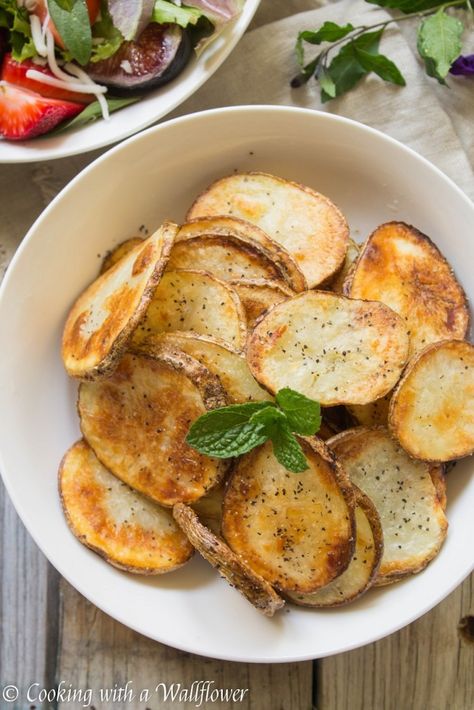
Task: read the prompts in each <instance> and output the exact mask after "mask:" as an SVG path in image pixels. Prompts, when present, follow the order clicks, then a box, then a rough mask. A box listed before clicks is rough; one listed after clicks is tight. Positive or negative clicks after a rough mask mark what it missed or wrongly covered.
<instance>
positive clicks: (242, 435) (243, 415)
mask: <svg viewBox="0 0 474 710" xmlns="http://www.w3.org/2000/svg"><path fill="white" fill-rule="evenodd" d="M320 426H321V408H320V406H319V403H318V402H314V401H313V400H311V399H308V398H307V397H305V396H304V395H302V394H300V393H299V392H295V391H294V390H292V389H290V388H289V387H285V388H284V389H281V390H280V391H279V392H278V393H277V395H276V397H275V402H246V403H245V404H231V405H230V406H228V407H221V408H220V409H213V410H212V411H210V412H206V414H203V415H202V416H201V417H199V419H197V420H196V421H195V422H194V423H193V424H192V425H191V428H190V429H189V432H188V435H187V437H186V442H187V443H188V444H189V445H190V446H192V447H193V448H194V449H196V450H197V451H199V452H200V453H201V454H205V455H206V456H212V457H214V458H219V459H228V458H232V457H234V456H241V455H242V454H245V453H247V452H248V451H251V449H254V448H255V447H256V446H260V444H263V443H264V442H265V441H267V440H270V441H271V442H272V444H273V453H274V454H275V458H276V459H277V461H279V463H280V464H281V465H282V466H284V467H285V468H286V469H287V470H288V471H292V472H294V473H299V472H300V471H305V470H306V469H307V468H308V463H307V461H306V457H305V455H304V453H303V449H302V447H301V444H300V443H299V441H298V439H297V438H296V437H295V436H294V433H296V434H300V435H301V436H313V434H316V432H317V431H318V430H319V427H320Z"/></svg>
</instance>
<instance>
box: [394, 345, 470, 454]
mask: <svg viewBox="0 0 474 710" xmlns="http://www.w3.org/2000/svg"><path fill="white" fill-rule="evenodd" d="M388 421H389V427H390V430H391V432H392V433H393V435H394V436H395V437H396V438H397V439H398V440H399V442H400V443H401V445H402V446H403V448H404V449H405V451H408V453H409V454H410V456H414V457H415V458H417V459H424V460H426V461H452V460H453V459H458V458H461V457H462V456H467V455H468V454H472V453H473V452H474V346H473V345H472V344H471V343H466V342H465V341H464V340H445V341H443V342H440V343H435V344H433V345H429V346H428V347H427V348H425V350H422V351H421V352H420V353H418V355H416V356H415V357H414V358H413V359H412V360H410V362H409V363H408V366H407V368H406V370H405V372H404V373H403V377H402V379H401V380H400V382H399V384H398V385H397V388H396V389H395V392H394V394H393V397H392V400H391V402H390V412H389V417H388Z"/></svg>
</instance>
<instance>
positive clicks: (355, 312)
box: [247, 291, 408, 406]
mask: <svg viewBox="0 0 474 710" xmlns="http://www.w3.org/2000/svg"><path fill="white" fill-rule="evenodd" d="M407 355H408V336H407V334H406V330H405V326H404V323H403V321H402V320H401V319H400V317H399V316H397V314H396V313H394V312H393V311H392V310H390V308H388V307H387V306H385V305H383V304H382V303H375V302H369V301H356V300H352V299H349V298H344V297H343V296H338V295H336V294H334V293H329V292H328V291H306V293H302V294H299V295H298V296H295V297H294V298H290V299H288V300H287V301H284V302H283V303H279V304H278V305H276V306H274V307H273V308H272V309H271V310H270V311H269V312H268V313H267V314H266V315H264V316H263V318H262V320H261V321H260V322H259V323H258V324H257V325H256V327H255V329H254V330H253V332H252V333H251V334H250V337H249V340H248V344H247V360H248V363H249V367H250V371H251V372H252V373H253V375H254V377H255V378H256V379H257V380H258V381H259V382H260V384H262V385H263V386H264V387H265V388H266V389H268V390H269V391H270V392H273V393H274V392H276V391H278V390H279V389H282V388H283V387H291V388H292V389H294V390H296V391H297V392H301V393H302V394H305V395H306V396H307V397H309V398H310V399H315V400H317V401H318V402H320V403H321V404H322V405H324V406H329V405H335V404H366V403H367V402H371V401H373V400H375V399H378V398H379V397H382V396H383V395H385V394H386V393H387V392H389V391H390V390H391V389H392V388H393V386H394V385H395V383H396V382H397V381H398V379H399V377H400V374H401V372H402V369H403V366H404V364H405V362H406V359H407Z"/></svg>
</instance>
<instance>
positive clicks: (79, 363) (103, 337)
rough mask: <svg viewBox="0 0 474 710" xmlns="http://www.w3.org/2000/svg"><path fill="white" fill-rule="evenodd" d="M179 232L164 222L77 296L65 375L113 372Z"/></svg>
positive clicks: (66, 339) (67, 335)
mask: <svg viewBox="0 0 474 710" xmlns="http://www.w3.org/2000/svg"><path fill="white" fill-rule="evenodd" d="M177 229H178V228H177V226H176V225H175V224H172V223H171V222H166V223H165V224H164V225H163V226H162V227H160V229H159V230H158V231H157V232H155V233H154V234H153V235H152V236H151V237H149V238H148V239H146V240H145V241H144V242H142V243H141V244H139V245H137V246H136V247H135V248H134V249H132V251H130V252H129V253H128V255H127V256H126V257H125V258H123V259H121V260H120V261H119V262H118V263H117V264H115V266H113V267H112V268H110V269H108V270H107V271H106V272H105V273H104V274H102V276H99V278H98V279H96V280H95V281H94V282H93V283H92V284H91V285H90V286H89V287H88V288H87V289H86V290H85V291H84V292H83V293H82V295H81V296H79V298H78V299H77V301H76V302H75V304H74V305H73V307H72V308H71V310H70V312H69V315H68V317H67V320H66V324H65V326H64V332H63V339H62V358H63V362H64V366H65V368H66V371H67V373H68V375H70V376H71V377H78V378H81V379H84V380H93V379H97V378H99V377H104V376H106V375H108V374H109V373H110V372H111V371H112V370H113V369H114V367H115V366H116V364H117V362H118V360H119V359H120V356H121V355H122V353H123V351H124V349H125V347H126V346H127V343H128V341H129V339H130V337H131V335H132V333H133V331H134V330H135V328H136V326H137V324H138V322H139V321H140V319H141V318H142V316H143V314H144V313H145V311H146V309H147V306H148V304H149V302H150V301H151V299H152V297H153V294H154V292H155V289H156V286H157V284H158V282H159V280H160V278H161V275H162V273H163V271H164V269H165V266H166V262H167V260H168V257H169V254H170V251H171V247H172V244H173V240H174V238H175V236H176V232H177Z"/></svg>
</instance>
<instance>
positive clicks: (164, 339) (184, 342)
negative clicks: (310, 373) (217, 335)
mask: <svg viewBox="0 0 474 710" xmlns="http://www.w3.org/2000/svg"><path fill="white" fill-rule="evenodd" d="M135 348H140V350H141V351H142V352H143V353H147V352H148V353H149V354H151V355H153V353H160V352H161V351H162V350H163V349H165V350H169V349H170V348H171V349H174V350H181V351H182V352H184V353H187V354H188V355H191V357H193V358H195V359H196V360H199V362H201V363H202V364H203V365H205V366H206V367H207V368H208V370H210V371H211V372H212V373H213V374H214V375H217V376H218V377H219V379H220V381H221V383H222V386H223V388H224V390H225V392H226V394H227V395H228V397H229V400H231V401H232V402H234V403H237V404H241V403H243V402H249V401H256V402H260V401H264V400H271V399H273V398H272V397H271V395H270V394H269V393H268V392H267V391H266V390H264V389H262V388H261V387H260V385H259V384H258V382H257V380H256V379H255V378H254V377H253V375H252V374H251V372H250V370H249V368H248V365H247V360H246V358H245V356H244V355H242V353H239V352H238V351H237V350H234V349H233V348H232V347H231V346H230V345H228V344H227V343H224V342H223V341H222V340H216V339H214V338H210V337H208V336H206V335H196V334H195V333H184V332H183V333H180V332H175V333H161V334H155V335H150V336H149V337H148V338H146V339H145V340H143V342H142V343H140V344H139V345H137V346H135Z"/></svg>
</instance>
